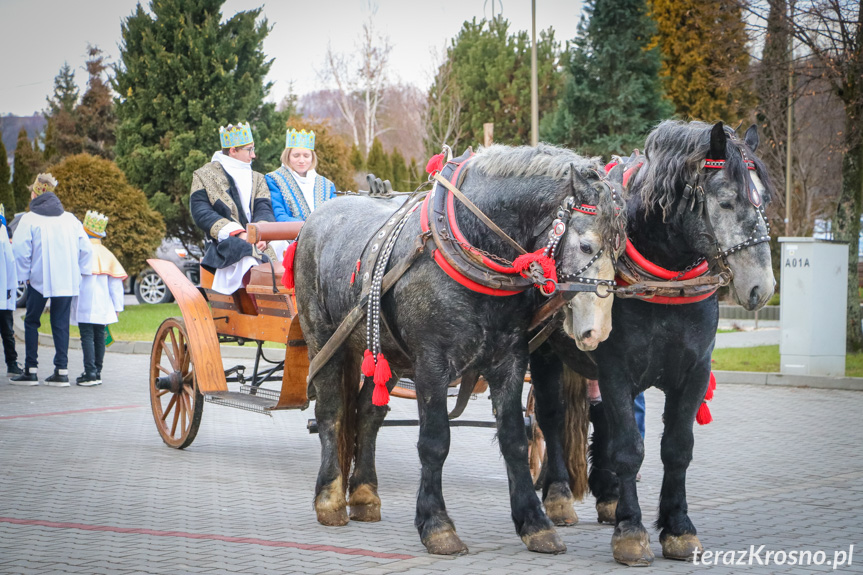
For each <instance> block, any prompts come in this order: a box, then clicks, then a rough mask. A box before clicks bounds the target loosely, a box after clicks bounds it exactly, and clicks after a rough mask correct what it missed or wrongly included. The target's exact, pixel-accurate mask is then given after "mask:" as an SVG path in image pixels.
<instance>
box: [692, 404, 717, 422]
mask: <svg viewBox="0 0 863 575" xmlns="http://www.w3.org/2000/svg"><path fill="white" fill-rule="evenodd" d="M695 421H697V422H698V425H707V424H708V423H710V422H711V421H713V416H712V415H710V408H709V407H707V402H705V401H702V402H701V407H699V408H698V413H697V414H695Z"/></svg>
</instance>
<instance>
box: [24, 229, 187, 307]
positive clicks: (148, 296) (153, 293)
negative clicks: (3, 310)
mask: <svg viewBox="0 0 863 575" xmlns="http://www.w3.org/2000/svg"><path fill="white" fill-rule="evenodd" d="M154 257H156V258H159V259H162V260H168V261H172V262H174V263H175V264H176V265H177V267H178V268H180V269H181V270H182V271H183V273H184V274H186V277H187V278H189V281H191V282H192V283H193V284H195V285H198V283H199V282H200V281H201V278H200V270H199V268H198V262H199V261H200V259H201V252H200V250H199V248H198V247H197V246H192V248H191V250H187V249H186V248H185V247H184V246H183V244H182V243H181V242H180V240H176V239H173V238H165V239H164V240H162V245H160V246H159V247H158V248H157V249H156V253H155V254H154ZM125 288H126V293H133V294H135V297H136V298H137V299H138V303H170V302H172V301H174V296H172V295H171V290H169V289H168V286H166V285H165V282H163V281H162V278H160V277H159V274H157V273H156V272H155V271H154V270H153V268H151V267H149V266H147V267H146V268H144V269H143V270H142V271H141V272H140V273H139V274H137V275H131V276H129V277H128V278H127V279H126V282H125ZM17 296H18V300H17V302H16V305H17V306H18V307H24V304H25V303H26V300H27V286H26V285H25V284H24V283H19V284H18V292H17Z"/></svg>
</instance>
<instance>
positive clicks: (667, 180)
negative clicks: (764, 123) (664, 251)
mask: <svg viewBox="0 0 863 575" xmlns="http://www.w3.org/2000/svg"><path fill="white" fill-rule="evenodd" d="M757 147H758V133H757V130H756V128H755V126H752V127H750V128H749V129H748V130H747V131H746V134H745V136H744V138H743V140H740V139H739V138H737V137H736V135H735V133H734V131H733V130H732V129H730V128H729V127H727V126H724V125H723V124H722V122H718V123H716V124H714V125H712V126H711V125H710V124H704V123H701V122H690V123H684V122H677V121H666V122H663V123H662V124H660V125H659V126H658V127H657V128H656V129H654V130H653V131H652V132H651V133H650V135H649V136H648V138H647V143H646V147H645V154H646V156H647V159H648V169H647V171H646V173H645V176H644V178H642V181H641V182H640V183H642V184H643V185H642V186H641V188H640V191H641V197H640V200H641V201H642V202H643V203H644V204H646V205H648V206H656V207H660V208H661V213H662V219H663V221H664V222H666V223H667V224H669V225H668V226H667V230H668V231H667V236H666V237H664V238H662V240H663V241H667V242H669V243H670V244H674V245H675V248H674V249H677V250H678V252H682V253H687V254H689V255H688V257H690V258H693V259H694V260H695V261H693V262H691V263H692V264H695V263H697V262H698V260H699V259H703V260H706V261H707V262H708V264H709V267H710V270H711V273H714V274H717V275H719V276H720V277H721V278H722V279H723V281H724V282H730V285H731V291H732V293H733V294H734V298H735V300H736V301H737V302H738V303H739V304H740V305H741V306H743V307H744V308H746V309H748V310H755V309H758V308H760V307H762V306H763V305H765V304H766V303H767V301H768V300H769V299H770V297H771V296H772V295H773V289H774V284H775V280H774V278H773V268H772V265H771V260H770V244H769V240H770V228H769V224H768V222H767V215H766V213H765V208H766V205H767V203H768V202H769V201H770V197H771V193H770V182H769V178H768V175H767V169H766V168H765V166H764V164H763V163H762V162H761V160H760V159H759V158H758V157H757V156H756V155H755V150H756V148H757ZM683 263H684V265H685V262H683Z"/></svg>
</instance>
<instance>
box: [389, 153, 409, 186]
mask: <svg viewBox="0 0 863 575" xmlns="http://www.w3.org/2000/svg"><path fill="white" fill-rule="evenodd" d="M390 166H391V171H390V174H391V175H392V184H393V189H394V190H398V191H400V192H409V191H411V190H412V189H413V188H411V187H410V183H409V182H408V167H407V166H406V165H405V158H404V156H402V153H401V152H399V151H398V148H396V149H394V150H393V153H392V154H390Z"/></svg>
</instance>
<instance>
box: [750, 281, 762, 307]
mask: <svg viewBox="0 0 863 575" xmlns="http://www.w3.org/2000/svg"><path fill="white" fill-rule="evenodd" d="M760 299H761V295H760V293H759V291H758V286H755V287H754V288H752V291H750V292H749V305H751V306H752V307H753V308H754V307H755V306H757V305H758V302H759V301H760Z"/></svg>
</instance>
